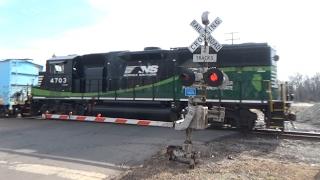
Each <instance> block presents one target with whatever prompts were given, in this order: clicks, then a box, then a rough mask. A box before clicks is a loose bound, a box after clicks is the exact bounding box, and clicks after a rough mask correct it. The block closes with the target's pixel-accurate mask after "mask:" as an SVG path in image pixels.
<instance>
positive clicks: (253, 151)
mask: <svg viewBox="0 0 320 180" xmlns="http://www.w3.org/2000/svg"><path fill="white" fill-rule="evenodd" d="M292 111H294V112H295V113H296V114H297V121H296V122H294V126H292V124H291V123H287V125H286V126H287V127H288V128H287V130H298V131H299V130H301V131H304V130H308V131H315V132H320V123H319V118H318V117H320V104H315V105H314V104H310V103H296V104H294V105H293V106H292ZM258 114H259V113H258ZM261 119H263V118H261ZM260 121H261V122H260ZM263 125H264V123H263V122H262V120H258V123H257V126H263ZM195 149H196V150H197V151H199V152H200V153H201V158H200V163H199V164H198V165H197V166H196V167H195V169H189V168H188V165H187V164H183V163H179V162H176V161H169V160H168V155H167V154H166V149H165V148H163V149H162V150H161V151H160V152H158V154H156V155H154V156H153V157H152V158H151V159H149V160H147V161H145V163H144V164H143V165H141V166H140V167H136V168H132V169H130V170H129V171H127V172H125V173H124V174H122V176H121V177H119V178H118V179H122V180H127V179H128V180H129V179H130V180H131V179H184V180H186V179H201V180H202V179H286V180H301V179H304V180H308V179H316V180H320V142H318V141H306V140H305V141H302V140H293V139H274V138H260V137H255V136H253V135H242V134H238V135H236V136H230V137H228V138H223V139H218V140H215V141H212V142H208V143H207V144H196V145H195Z"/></svg>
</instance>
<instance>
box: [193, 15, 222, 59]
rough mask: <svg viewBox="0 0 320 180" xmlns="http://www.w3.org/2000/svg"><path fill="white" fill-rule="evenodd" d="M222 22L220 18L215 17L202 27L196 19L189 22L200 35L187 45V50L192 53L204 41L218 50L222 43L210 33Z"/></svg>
mask: <svg viewBox="0 0 320 180" xmlns="http://www.w3.org/2000/svg"><path fill="white" fill-rule="evenodd" d="M221 23H222V20H221V19H220V18H219V17H217V18H216V19H215V20H214V21H213V22H212V23H211V24H210V25H208V26H206V27H205V28H203V27H202V26H201V25H200V24H199V23H198V22H197V21H196V20H193V21H192V22H191V23H190V26H192V27H193V29H194V30H196V31H197V32H198V33H199V34H200V35H199V37H198V38H197V39H196V40H195V41H194V42H193V43H192V44H191V45H190V46H189V47H188V49H189V51H191V52H192V53H193V52H194V51H195V50H196V49H197V48H198V47H199V46H200V45H201V44H202V43H203V42H205V41H207V42H209V45H210V46H211V47H212V48H213V49H214V50H215V51H216V52H218V51H219V50H220V49H221V48H222V45H221V44H220V43H219V42H218V41H217V40H216V39H215V38H213V37H212V36H211V33H212V32H213V31H214V30H215V29H216V28H217V27H218V26H219V25H220V24H221Z"/></svg>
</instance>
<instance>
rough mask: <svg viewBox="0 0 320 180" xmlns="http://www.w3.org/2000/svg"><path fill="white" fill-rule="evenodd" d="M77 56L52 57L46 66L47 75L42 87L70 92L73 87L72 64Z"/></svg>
mask: <svg viewBox="0 0 320 180" xmlns="http://www.w3.org/2000/svg"><path fill="white" fill-rule="evenodd" d="M74 58H76V56H63V57H52V58H51V59H48V61H47V64H46V69H47V71H46V74H45V75H44V79H43V81H42V83H41V87H42V88H44V89H47V90H54V91H70V90H71V87H72V64H73V60H74Z"/></svg>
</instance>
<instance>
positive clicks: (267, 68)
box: [219, 66, 271, 72]
mask: <svg viewBox="0 0 320 180" xmlns="http://www.w3.org/2000/svg"><path fill="white" fill-rule="evenodd" d="M219 69H222V70H223V72H233V71H258V70H260V71H261V70H262V71H270V70H271V66H246V67H224V68H219Z"/></svg>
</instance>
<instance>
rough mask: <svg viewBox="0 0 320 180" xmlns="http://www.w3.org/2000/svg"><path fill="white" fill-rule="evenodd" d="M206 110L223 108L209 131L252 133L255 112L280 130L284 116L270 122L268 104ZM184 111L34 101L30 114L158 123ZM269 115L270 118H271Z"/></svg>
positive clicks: (179, 106)
mask: <svg viewBox="0 0 320 180" xmlns="http://www.w3.org/2000/svg"><path fill="white" fill-rule="evenodd" d="M207 105H208V107H209V109H210V107H212V106H216V105H219V106H222V107H224V108H225V118H224V122H212V121H211V122H210V119H209V123H210V124H211V126H212V127H217V126H218V127H222V126H226V125H227V126H229V127H234V128H238V129H241V130H245V131H247V130H252V129H253V128H254V127H255V125H256V121H257V119H258V115H257V113H256V112H254V111H251V110H252V109H257V110H259V112H260V113H262V114H263V118H264V121H265V126H266V127H267V128H269V127H271V126H278V127H279V128H280V129H281V128H282V127H283V122H284V119H285V118H286V117H285V116H286V113H285V112H284V111H277V114H278V115H279V117H283V119H279V118H275V119H273V118H274V112H272V113H271V112H270V109H269V106H268V104H232V103H230V104H229V103H222V104H216V103H208V104H207ZM185 107H187V103H186V102H181V101H176V102H169V101H101V100H54V99H48V100H34V102H33V103H32V107H31V109H32V110H33V111H32V113H31V114H33V115H40V114H42V113H52V114H73V115H88V116H98V115H101V116H104V117H119V118H131V119H150V120H159V121H175V120H177V119H179V118H180V117H181V114H182V113H184V112H183V109H185ZM272 114H273V115H272Z"/></svg>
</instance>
